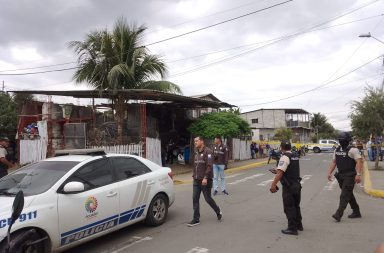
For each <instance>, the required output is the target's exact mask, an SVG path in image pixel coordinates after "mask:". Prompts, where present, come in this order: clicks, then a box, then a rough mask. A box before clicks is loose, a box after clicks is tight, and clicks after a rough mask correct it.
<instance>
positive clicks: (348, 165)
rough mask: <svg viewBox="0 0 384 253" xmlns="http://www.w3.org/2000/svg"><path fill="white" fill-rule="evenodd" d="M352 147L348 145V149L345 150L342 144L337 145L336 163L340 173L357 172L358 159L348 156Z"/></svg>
mask: <svg viewBox="0 0 384 253" xmlns="http://www.w3.org/2000/svg"><path fill="white" fill-rule="evenodd" d="M350 149H351V147H347V149H346V150H343V149H342V147H341V146H339V147H337V149H336V151H335V155H336V165H337V169H338V170H339V173H351V174H353V173H355V174H356V170H355V167H356V161H355V160H354V159H353V158H351V157H349V156H348V152H349V150H350Z"/></svg>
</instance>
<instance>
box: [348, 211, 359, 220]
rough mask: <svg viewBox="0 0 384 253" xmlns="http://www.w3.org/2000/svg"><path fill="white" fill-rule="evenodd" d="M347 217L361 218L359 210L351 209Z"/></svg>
mask: <svg viewBox="0 0 384 253" xmlns="http://www.w3.org/2000/svg"><path fill="white" fill-rule="evenodd" d="M348 218H350V219H355V218H361V213H360V211H358V212H355V211H353V212H352V213H351V214H350V215H348Z"/></svg>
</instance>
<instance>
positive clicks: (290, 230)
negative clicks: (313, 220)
mask: <svg viewBox="0 0 384 253" xmlns="http://www.w3.org/2000/svg"><path fill="white" fill-rule="evenodd" d="M281 233H283V234H286V235H298V234H299V233H298V232H297V230H292V229H289V228H287V229H283V230H281Z"/></svg>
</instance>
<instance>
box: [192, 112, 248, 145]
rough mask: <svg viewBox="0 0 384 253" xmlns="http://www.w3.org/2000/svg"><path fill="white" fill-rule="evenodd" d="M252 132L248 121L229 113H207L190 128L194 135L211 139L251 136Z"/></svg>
mask: <svg viewBox="0 0 384 253" xmlns="http://www.w3.org/2000/svg"><path fill="white" fill-rule="evenodd" d="M250 130H251V129H250V126H249V124H248V122H247V121H245V120H243V119H242V118H240V116H238V115H236V114H235V113H233V112H228V111H221V112H212V113H205V114H203V115H202V116H201V117H200V118H199V119H198V120H197V121H195V122H194V123H192V124H191V126H190V127H189V128H188V131H190V132H191V133H192V134H193V135H195V136H203V137H205V138H210V139H212V138H214V137H215V136H223V137H224V138H229V137H237V136H244V135H249V134H250Z"/></svg>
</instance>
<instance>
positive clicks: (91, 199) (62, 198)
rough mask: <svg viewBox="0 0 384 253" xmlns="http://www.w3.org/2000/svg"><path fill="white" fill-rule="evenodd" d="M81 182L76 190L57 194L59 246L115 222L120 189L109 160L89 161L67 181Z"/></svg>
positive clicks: (89, 235) (113, 225) (108, 227)
mask: <svg viewBox="0 0 384 253" xmlns="http://www.w3.org/2000/svg"><path fill="white" fill-rule="evenodd" d="M73 181H75V182H82V183H83V184H84V185H85V190H84V191H83V192H79V193H71V194H64V193H59V197H58V214H59V229H60V235H61V246H65V245H67V244H70V243H74V242H76V241H79V240H82V239H85V238H88V237H92V236H93V235H96V234H99V233H102V232H103V231H106V230H109V229H111V228H113V227H115V226H116V225H117V222H118V205H119V192H118V188H117V187H118V183H116V182H115V181H114V176H113V172H112V168H111V166H110V162H109V159H108V158H106V157H104V158H101V159H98V160H95V161H91V162H89V163H87V164H86V165H84V166H82V167H81V168H79V169H78V170H77V171H76V172H74V173H73V174H72V175H71V176H70V177H69V178H68V180H66V183H67V182H73Z"/></svg>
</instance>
